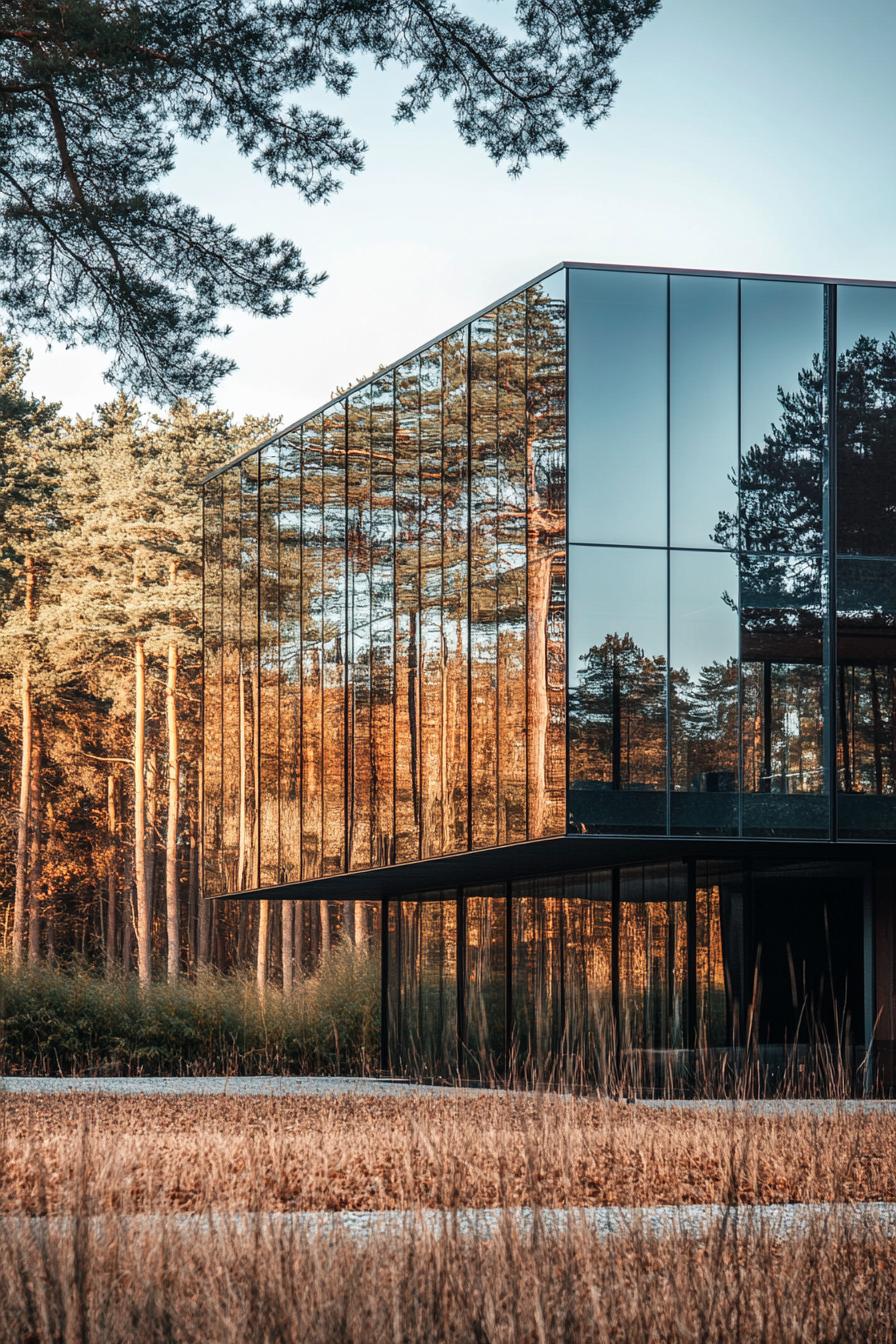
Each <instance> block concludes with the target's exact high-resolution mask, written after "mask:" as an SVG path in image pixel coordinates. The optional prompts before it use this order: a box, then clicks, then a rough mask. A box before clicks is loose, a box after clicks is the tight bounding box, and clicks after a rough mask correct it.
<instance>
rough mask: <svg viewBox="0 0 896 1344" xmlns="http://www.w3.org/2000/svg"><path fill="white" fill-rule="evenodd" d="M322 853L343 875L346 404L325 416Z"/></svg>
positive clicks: (325, 863)
mask: <svg viewBox="0 0 896 1344" xmlns="http://www.w3.org/2000/svg"><path fill="white" fill-rule="evenodd" d="M322 546H323V579H324V594H323V692H322V693H323V735H322V759H323V854H322V871H323V872H324V873H341V872H343V871H344V870H345V866H346V864H345V645H346V624H345V616H346V609H345V578H346V575H345V404H344V402H338V403H337V404H336V405H335V406H333V407H331V409H330V410H329V411H327V412H326V414H325V415H324V417H323V531H322Z"/></svg>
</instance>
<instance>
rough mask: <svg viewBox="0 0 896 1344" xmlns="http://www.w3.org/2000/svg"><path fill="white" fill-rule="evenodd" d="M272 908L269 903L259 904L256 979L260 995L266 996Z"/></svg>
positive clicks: (261, 902) (260, 902)
mask: <svg viewBox="0 0 896 1344" xmlns="http://www.w3.org/2000/svg"><path fill="white" fill-rule="evenodd" d="M270 919H271V906H270V902H269V901H259V902H258V948H257V953H256V961H255V979H256V983H257V985H258V993H259V995H261V996H262V997H263V996H264V992H265V989H266V988H267V983H268V945H269V943H270V936H269V930H270Z"/></svg>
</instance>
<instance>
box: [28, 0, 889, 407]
mask: <svg viewBox="0 0 896 1344" xmlns="http://www.w3.org/2000/svg"><path fill="white" fill-rule="evenodd" d="M488 9H489V10H493V12H494V13H495V16H496V19H500V17H501V12H502V11H504V14H505V16H506V14H507V12H508V7H507V0H504V2H503V3H502V4H500V5H496V6H492V5H489V6H488ZM486 12H487V11H486ZM894 50H896V0H852V3H850V4H848V5H845V4H843V3H842V0H841V2H836V0H749V3H744V0H665V4H664V6H663V8H662V10H661V11H660V13H659V14H658V15H657V17H656V18H655V19H654V20H652V21H651V22H650V23H649V24H647V25H646V26H645V27H644V28H643V29H642V30H641V31H640V32H639V33H637V34H636V36H635V38H634V39H633V41H632V42H631V43H630V45H629V46H628V47H627V48H626V50H625V52H624V53H623V55H622V57H621V59H620V61H619V63H618V72H619V74H620V76H621V79H622V87H621V89H620V92H619V94H618V96H617V100H616V103H615V106H614V108H613V110H612V112H611V113H610V116H609V118H608V119H607V120H606V121H604V122H602V123H600V124H599V125H598V126H597V127H596V129H595V130H593V131H590V132H586V131H583V130H581V129H579V128H576V127H573V128H571V129H570V132H569V141H570V148H569V153H568V154H567V157H566V159H565V160H563V161H562V162H555V161H550V162H547V161H542V162H538V163H536V164H534V165H533V167H532V168H530V170H529V171H528V172H527V173H526V174H525V175H524V176H523V177H522V178H520V179H517V180H515V181H514V180H511V179H509V178H508V177H507V175H506V173H505V172H504V170H503V169H500V168H496V167H495V166H494V165H493V164H492V163H491V162H490V161H489V160H488V159H487V157H486V156H485V154H484V153H483V152H482V151H481V150H479V149H468V148H466V147H465V146H463V145H462V144H461V143H460V140H459V139H458V137H457V135H456V133H455V131H454V128H453V126H452V124H451V116H450V111H449V110H448V109H446V108H444V107H442V106H439V107H436V108H434V109H433V111H432V112H431V113H430V114H429V115H428V116H427V117H425V118H423V119H422V120H421V121H419V122H417V123H416V124H415V125H410V126H408V125H402V126H396V125H394V124H393V122H392V120H391V112H392V107H393V105H394V101H395V94H396V92H397V90H398V89H399V88H400V87H401V83H402V79H401V74H400V72H386V73H385V74H378V73H375V72H370V73H367V74H365V75H364V77H363V78H362V79H360V80H359V82H358V84H357V86H356V91H355V93H354V94H353V95H352V96H351V97H350V98H349V99H347V100H345V101H344V102H343V103H341V104H340V106H341V108H342V109H343V114H344V115H345V117H346V119H347V120H348V122H349V125H350V126H351V128H352V130H353V131H354V132H355V133H357V134H359V135H361V136H363V137H364V138H365V139H366V140H367V141H368V143H369V151H368V156H367V166H366V169H365V171H364V172H363V174H361V175H360V176H358V177H356V178H353V179H349V180H347V181H346V183H345V186H344V188H343V190H342V191H341V192H340V193H339V194H338V196H337V197H336V198H335V199H334V201H333V202H332V203H331V204H330V205H327V206H314V207H309V206H306V205H303V204H302V203H301V202H300V201H299V200H298V199H297V198H296V197H295V196H294V195H293V194H292V193H290V192H288V191H283V190H281V191H273V190H272V189H270V188H269V187H268V186H267V185H266V182H265V180H264V179H263V178H261V177H260V176H258V175H257V174H254V173H253V172H252V170H251V168H250V167H249V166H248V164H246V163H245V161H243V160H241V159H240V158H239V156H238V155H237V153H236V152H235V150H233V149H232V147H231V146H230V145H229V144H228V142H227V141H226V140H225V139H224V138H221V139H219V140H215V141H213V142H212V143H210V144H207V145H189V146H187V147H186V148H185V150H184V152H183V154H182V156H181V159H180V162H179V165H178V168H177V171H176V174H175V177H174V182H173V185H174V186H175V188H176V189H177V190H179V191H180V192H181V193H182V194H183V195H184V196H185V197H186V198H187V199H189V200H191V201H193V202H194V203H195V204H197V205H198V206H200V207H202V208H204V209H208V210H212V211H214V212H215V214H217V215H218V216H219V217H220V218H223V219H226V220H229V221H231V222H233V223H234V224H235V225H236V226H237V227H238V228H239V229H240V230H241V231H242V232H244V233H257V232H261V231H262V230H268V229H270V230H272V231H274V232H276V233H279V234H283V235H285V236H288V237H290V238H293V239H294V240H295V241H297V242H298V243H299V244H300V246H301V247H302V248H303V251H304V254H305V258H306V261H307V263H308V265H309V267H310V268H311V269H313V270H326V271H328V272H329V274H330V279H329V280H328V281H327V282H326V283H325V284H324V285H323V286H322V287H321V289H320V291H319V293H318V295H317V297H316V298H315V299H313V300H301V301H298V302H297V303H296V305H295V309H294V312H293V314H292V315H291V316H290V317H288V318H286V319H283V320H280V321H276V322H262V321H255V320H251V319H248V318H246V317H244V316H242V315H240V314H235V315H233V318H232V324H233V334H232V336H231V337H230V339H229V341H228V342H227V346H226V348H227V350H228V352H229V353H231V354H232V355H233V357H234V358H235V359H236V360H237V362H238V364H239V366H240V367H239V370H238V371H237V372H236V373H234V374H233V375H231V376H230V377H229V378H228V379H226V380H225V381H224V382H223V383H222V384H221V385H220V389H219V393H218V404H219V405H222V406H227V407H230V408H231V409H233V410H234V411H236V412H237V413H240V414H242V413H245V412H257V413H272V414H275V415H282V416H283V417H284V418H285V419H287V420H291V419H295V418H296V417H298V416H299V415H302V414H304V413H305V412H307V411H309V410H311V409H313V408H314V407H315V406H316V405H318V404H319V403H320V402H322V401H324V400H325V399H326V398H327V397H328V396H329V395H330V394H331V393H332V391H333V389H334V388H335V387H336V386H337V385H345V384H347V383H349V382H352V381H355V380H356V379H358V378H360V377H361V376H363V375H364V374H366V373H367V372H368V371H369V370H371V369H373V368H375V367H376V366H377V365H379V364H380V363H389V362H391V361H392V360H394V359H396V358H398V357H399V356H401V355H402V354H404V353H405V352H406V351H408V350H410V349H412V348H414V347H415V346H417V345H418V344H420V343H422V342H423V341H425V340H427V339H428V338H429V337H430V336H433V335H436V334H437V333H438V332H440V331H441V330H443V329H444V328H446V327H449V326H451V325H452V324H453V323H455V322H458V321H460V320H461V319H463V318H464V317H465V316H467V315H468V313H470V312H472V311H474V310H475V309H477V308H479V307H482V306H483V305H485V304H487V303H489V302H490V301H491V300H492V299H494V298H497V297H499V296H500V295H502V294H503V293H505V292H506V291H507V290H510V289H512V288H514V287H516V286H517V285H519V284H521V283H522V282H523V281H525V280H527V279H528V278H530V277H531V276H532V275H535V274H537V273H538V272H540V271H542V270H544V269H545V268H546V267H548V266H549V265H551V264H552V263H554V262H556V261H560V260H562V259H569V260H579V261H604V262H623V263H635V264H645V265H660V266H664V265H668V266H701V267H708V268H719V269H730V270H756V271H783V272H791V273H793V272H802V273H807V274H817V275H825V274H827V275H843V276H861V277H868V278H874V279H896V260H894V241H896V227H894V224H896V150H894V145H896V99H894V97H893V64H892V63H893V52H894ZM308 101H309V102H311V99H309V100H308ZM323 101H324V100H322V99H317V100H316V102H317V104H318V105H321V104H322V102H323ZM30 344H31V345H32V347H33V349H34V356H35V358H34V366H33V372H32V377H31V384H32V386H33V387H34V388H35V389H37V390H40V391H41V392H44V393H45V394H47V395H49V396H52V397H54V398H57V399H60V400H62V402H63V405H64V407H65V409H66V410H68V411H71V412H74V411H80V412H84V413H86V412H89V411H90V410H91V408H92V406H93V405H94V404H95V403H96V402H97V401H99V400H102V399H103V398H104V397H106V396H108V395H109V389H108V386H107V385H106V384H104V382H103V381H102V371H103V369H104V367H105V365H106V363H107V360H106V357H104V356H103V355H101V354H99V353H98V352H96V351H90V350H79V351H73V352H67V351H62V350H56V351H53V352H46V351H44V350H43V349H42V348H41V343H40V342H38V341H37V340H31V342H30Z"/></svg>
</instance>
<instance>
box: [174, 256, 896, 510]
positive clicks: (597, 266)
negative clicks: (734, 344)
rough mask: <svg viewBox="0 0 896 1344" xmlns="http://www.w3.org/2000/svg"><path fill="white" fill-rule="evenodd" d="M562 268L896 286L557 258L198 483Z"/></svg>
mask: <svg viewBox="0 0 896 1344" xmlns="http://www.w3.org/2000/svg"><path fill="white" fill-rule="evenodd" d="M561 270H571V271H628V272H640V273H642V274H646V275H684V276H688V275H691V276H702V277H705V278H707V279H719V280H784V281H793V282H795V283H802V284H816V285H867V286H870V287H873V288H877V289H896V280H870V279H860V278H857V277H848V276H825V275H794V274H788V273H786V272H780V271H724V270H711V269H709V270H707V269H703V268H699V267H687V266H639V265H636V264H634V263H628V262H611V261H558V262H555V263H554V265H553V266H549V267H548V268H547V270H544V271H541V272H539V274H538V275H535V276H533V277H532V279H531V280H526V281H525V282H524V283H523V284H521V285H517V286H516V287H515V288H514V289H511V290H509V291H508V292H507V293H506V294H502V295H501V297H500V298H498V299H494V300H493V301H492V302H491V303H488V304H486V305H485V306H484V307H482V308H478V309H477V310H476V312H474V313H471V314H470V315H469V316H468V317H464V318H461V319H460V321H458V322H453V323H452V324H451V326H450V327H446V328H445V329H444V330H443V331H440V332H439V333H438V335H436V336H432V337H430V339H429V340H427V341H424V342H423V343H422V344H421V345H418V346H416V347H415V348H414V349H413V350H409V351H408V352H407V354H405V355H402V356H401V357H400V358H399V359H395V360H392V361H391V362H390V363H389V364H387V365H385V366H384V367H383V368H382V369H379V370H378V371H377V372H376V373H375V374H371V375H369V376H368V377H367V378H362V379H360V380H359V381H358V382H357V383H353V384H352V385H351V386H350V387H348V388H346V390H345V391H344V392H340V393H339V395H338V396H335V397H330V399H329V400H328V401H325V402H323V403H322V404H321V405H320V406H316V407H315V408H314V410H312V411H308V412H307V414H305V415H302V416H300V417H299V418H298V419H297V420H292V421H290V423H289V424H287V425H284V426H283V427H282V429H278V430H276V432H275V433H273V434H269V435H268V437H267V438H266V439H262V440H261V441H260V442H259V443H256V444H253V445H252V447H251V448H247V449H246V450H245V452H242V453H240V454H239V456H237V457H234V458H231V459H230V460H229V461H228V462H225V463H224V464H223V466H220V467H216V468H215V470H214V471H210V472H209V473H208V475H207V476H204V477H203V478H202V479H201V480H200V481H198V482H197V487H198V486H203V485H207V484H208V483H209V481H213V480H215V479H216V478H217V477H218V476H221V475H223V473H224V472H225V471H230V470H231V468H232V467H236V466H238V465H239V464H240V462H244V461H245V460H246V459H247V458H249V457H252V456H253V454H254V453H258V452H261V450H262V449H264V448H267V447H268V446H269V445H270V444H272V443H275V442H276V441H277V439H279V438H281V437H282V436H283V435H284V434H290V433H292V432H293V431H295V430H297V429H299V428H301V426H302V425H304V424H306V423H307V421H309V420H313V419H314V417H315V416H316V415H322V414H323V413H324V412H325V411H328V410H329V409H330V407H331V406H335V405H336V404H337V403H338V402H340V401H344V400H345V399H346V398H347V397H350V396H351V395H352V394H353V393H354V392H358V391H360V389H361V388H362V387H367V386H368V385H369V384H370V383H372V382H373V381H374V380H375V379H376V378H379V377H381V376H382V375H383V374H388V373H393V372H394V370H395V369H397V368H399V367H400V366H401V365H402V364H404V363H406V362H407V361H408V360H409V359H414V358H415V357H416V356H417V355H420V354H422V353H423V351H424V350H428V349H429V348H430V347H431V346H433V345H435V344H436V343H437V342H438V341H442V340H444V339H445V337H446V336H450V335H451V334H452V332H455V331H459V330H460V328H461V327H466V326H469V324H470V323H471V322H475V321H476V320H477V318H480V317H482V316H484V314H485V313H490V312H491V311H492V309H493V308H497V307H498V306H499V305H500V304H502V303H507V301H508V300H509V299H512V298H514V297H515V296H516V295H517V294H521V293H522V292H523V290H526V289H530V288H531V287H532V285H537V284H540V283H541V281H542V280H546V279H547V277H548V276H549V275H554V274H555V273H556V272H557V271H561Z"/></svg>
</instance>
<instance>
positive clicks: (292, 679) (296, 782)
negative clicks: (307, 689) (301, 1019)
mask: <svg viewBox="0 0 896 1344" xmlns="http://www.w3.org/2000/svg"><path fill="white" fill-rule="evenodd" d="M279 524H280V526H279V541H280V597H279V609H280V718H279V722H280V729H279V732H280V785H279V806H280V823H279V824H280V876H279V879H278V880H279V881H280V882H298V881H299V879H300V878H301V854H302V849H301V810H302V437H301V431H293V432H292V433H290V434H284V435H283V437H282V438H281V440H280V515H279ZM297 957H298V954H297Z"/></svg>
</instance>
